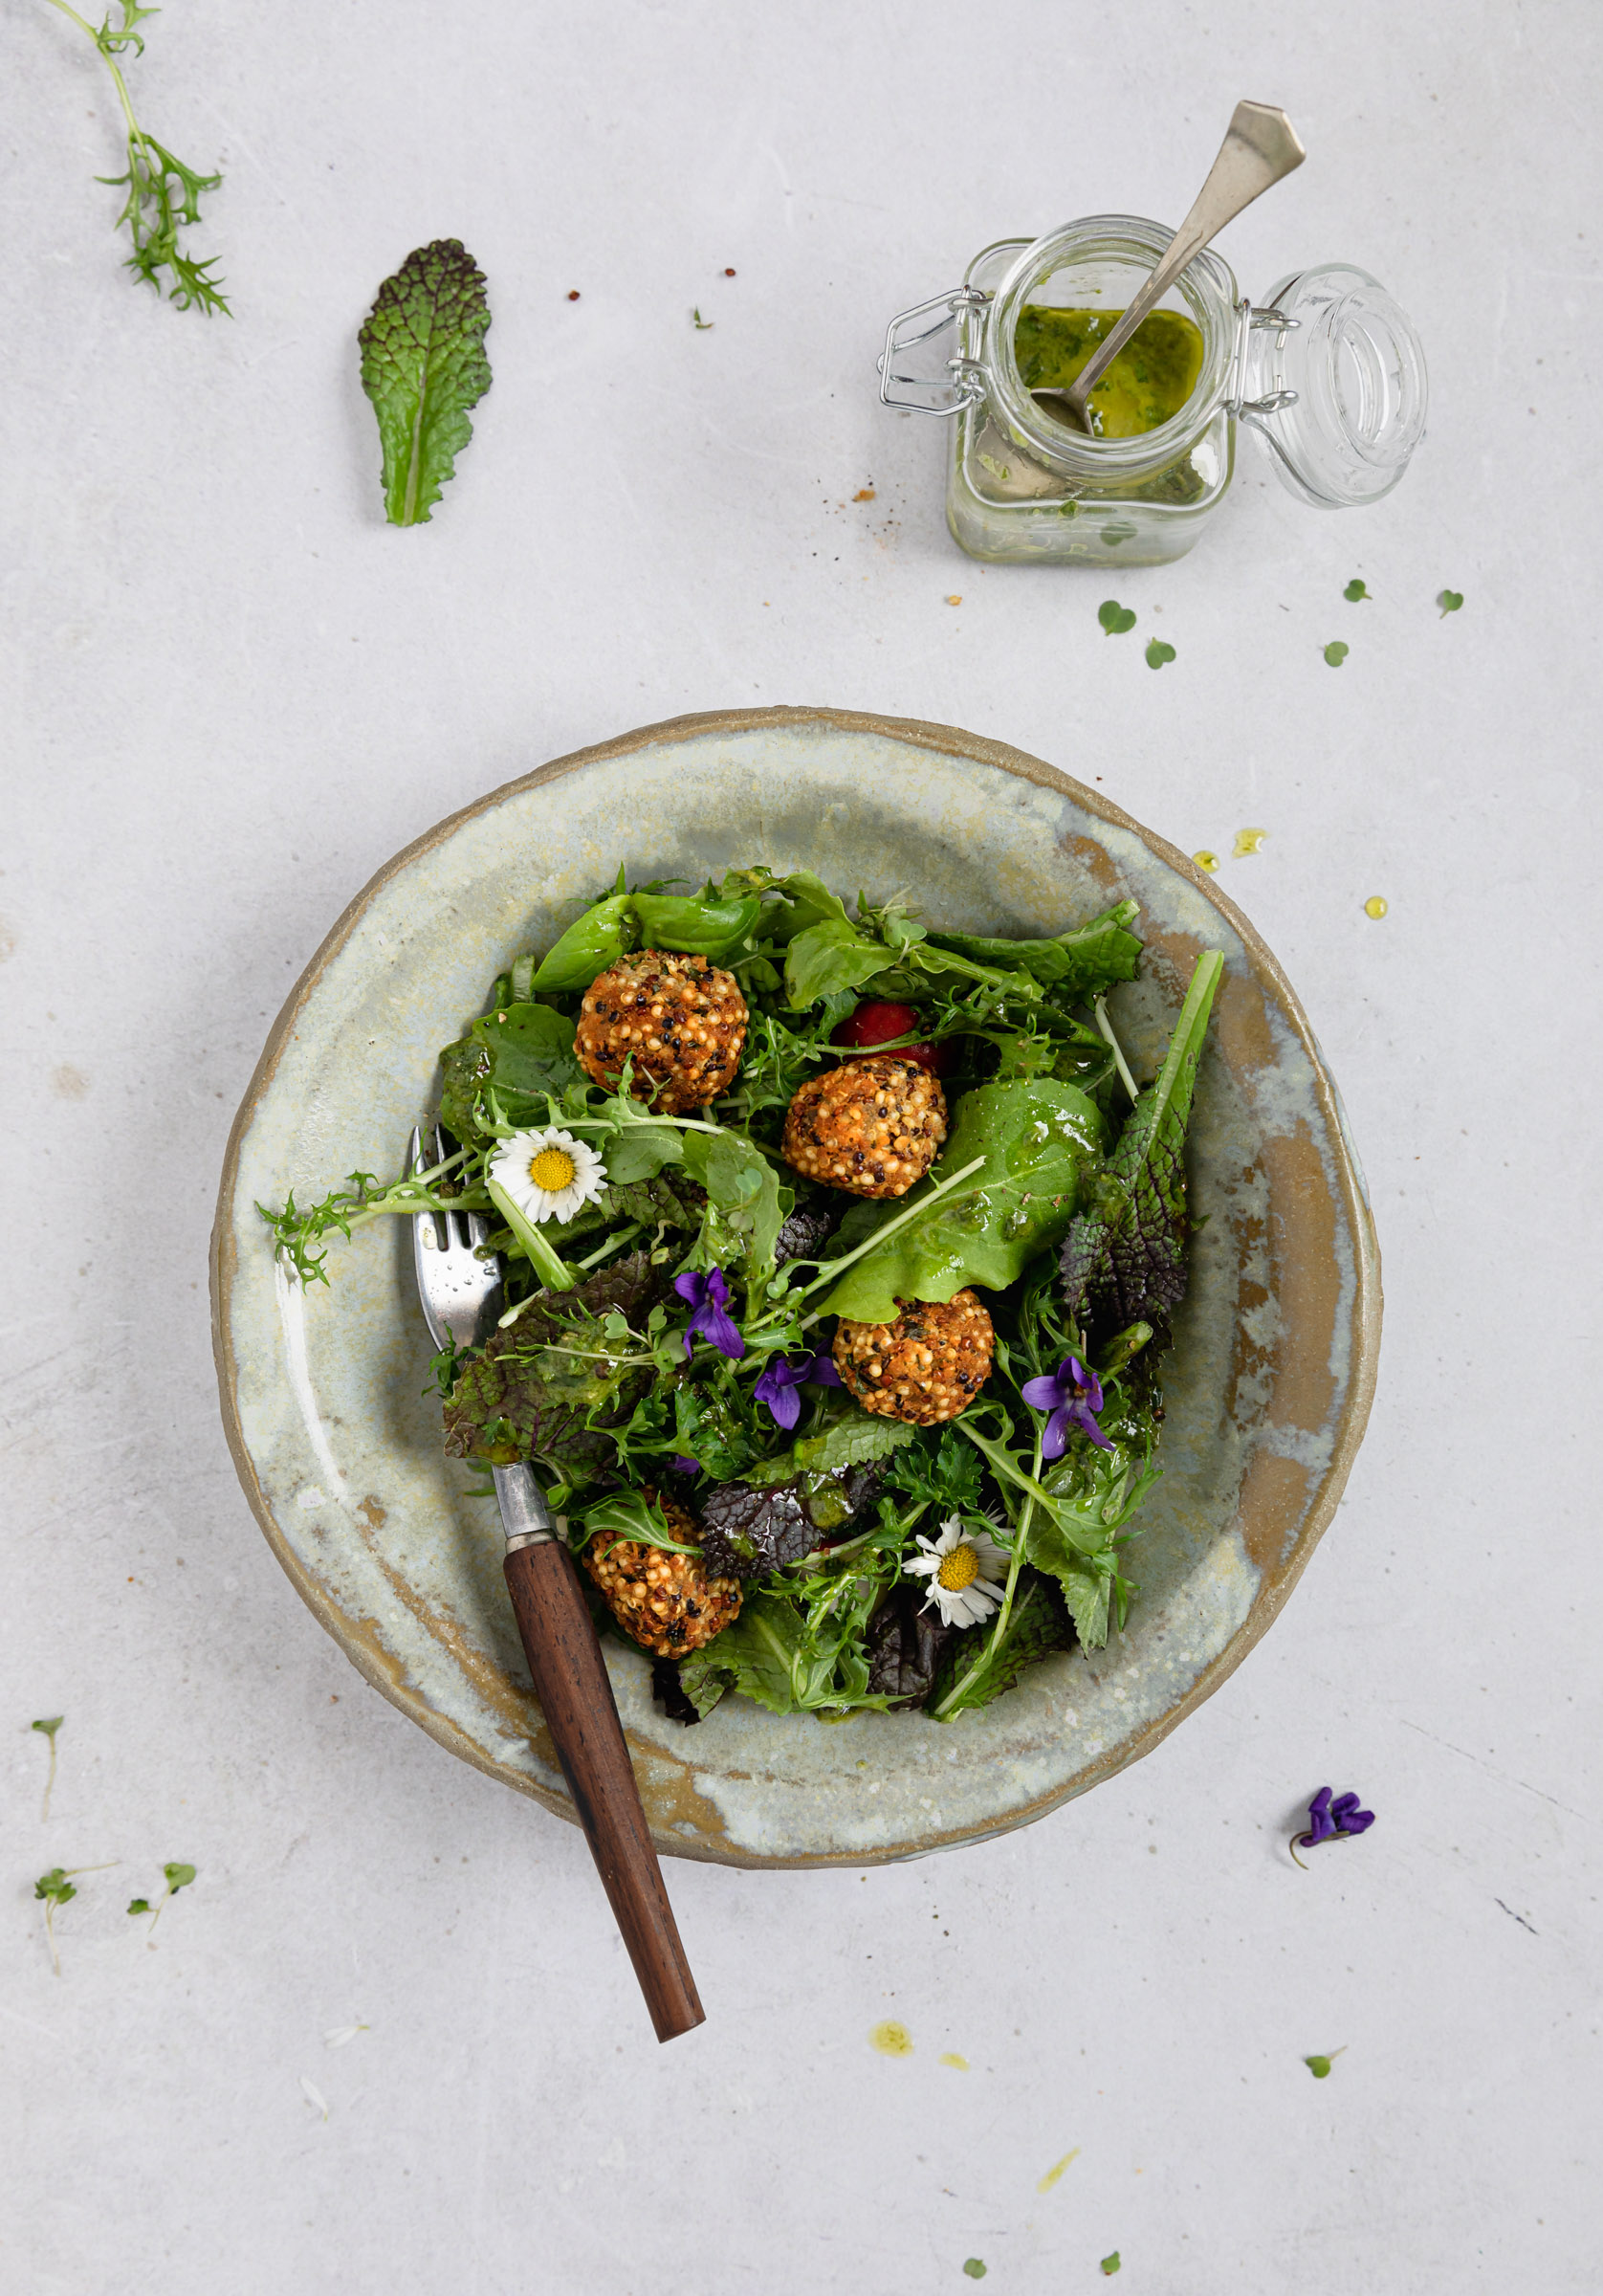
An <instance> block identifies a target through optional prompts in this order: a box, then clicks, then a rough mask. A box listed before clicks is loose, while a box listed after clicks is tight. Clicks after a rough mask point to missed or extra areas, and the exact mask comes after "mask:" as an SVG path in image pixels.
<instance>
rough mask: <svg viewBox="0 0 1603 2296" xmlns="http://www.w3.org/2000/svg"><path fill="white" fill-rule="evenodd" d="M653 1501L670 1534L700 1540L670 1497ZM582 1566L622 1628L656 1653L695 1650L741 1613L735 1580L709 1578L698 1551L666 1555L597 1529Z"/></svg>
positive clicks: (694, 1541)
mask: <svg viewBox="0 0 1603 2296" xmlns="http://www.w3.org/2000/svg"><path fill="white" fill-rule="evenodd" d="M644 1495H645V1496H646V1497H647V1498H648V1499H649V1498H651V1497H653V1496H654V1495H655V1494H654V1493H652V1492H651V1491H649V1490H648V1491H647V1492H646V1493H645V1494H644ZM658 1504H659V1506H660V1507H661V1509H662V1512H663V1514H664V1515H665V1516H666V1518H667V1521H668V1527H669V1530H670V1532H671V1534H672V1535H673V1536H674V1537H675V1538H677V1539H682V1540H683V1541H684V1543H685V1545H686V1546H691V1545H692V1544H699V1543H700V1534H699V1532H698V1531H697V1530H696V1527H695V1525H694V1523H693V1522H692V1520H691V1517H690V1516H689V1515H688V1514H687V1513H686V1512H685V1510H684V1509H683V1507H676V1506H675V1505H674V1503H673V1501H672V1500H671V1499H660V1500H659V1501H658ZM584 1568H585V1569H586V1570H587V1571H588V1572H589V1574H590V1576H591V1578H593V1579H594V1580H595V1582H596V1584H597V1585H598V1586H599V1587H600V1588H601V1592H602V1600H603V1601H604V1603H605V1604H606V1607H607V1609H608V1610H609V1611H611V1613H612V1615H613V1617H614V1618H615V1619H616V1620H617V1622H618V1623H619V1625H620V1626H622V1628H623V1629H624V1632H625V1633H626V1634H627V1635H631V1636H632V1637H633V1639H634V1640H635V1641H636V1642H637V1643H638V1644H639V1645H641V1647H642V1648H643V1649H645V1650H649V1651H651V1652H653V1653H654V1654H655V1656H656V1657H658V1658H683V1657H684V1655H685V1653H686V1651H687V1650H699V1649H700V1648H701V1645H702V1644H703V1643H710V1642H711V1641H712V1639H713V1637H714V1635H715V1634H717V1633H719V1632H720V1631H721V1630H722V1629H723V1628H724V1627H725V1626H727V1625H729V1624H730V1623H731V1621H732V1620H734V1619H736V1618H738V1617H739V1615H740V1581H739V1580H738V1579H737V1578H709V1577H708V1575H707V1565H706V1564H705V1563H704V1562H703V1561H702V1559H701V1557H700V1556H699V1555H671V1554H670V1553H669V1551H668V1549H667V1548H666V1547H648V1546H645V1545H643V1544H642V1543H641V1541H640V1540H639V1539H634V1538H620V1537H619V1536H618V1535H617V1534H615V1533H611V1532H606V1531H598V1532H597V1534H596V1535H595V1537H594V1538H593V1539H591V1541H590V1543H589V1545H588V1546H587V1547H586V1548H585V1550H584Z"/></svg>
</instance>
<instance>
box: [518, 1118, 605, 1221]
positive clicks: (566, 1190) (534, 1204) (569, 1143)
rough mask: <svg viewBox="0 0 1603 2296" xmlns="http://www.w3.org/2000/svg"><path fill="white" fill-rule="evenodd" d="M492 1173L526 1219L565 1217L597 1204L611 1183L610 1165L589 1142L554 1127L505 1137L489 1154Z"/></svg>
mask: <svg viewBox="0 0 1603 2296" xmlns="http://www.w3.org/2000/svg"><path fill="white" fill-rule="evenodd" d="M542 1166H543V1167H544V1168H543V1169H542V1168H541V1167H542ZM490 1177H491V1179H492V1180H493V1181H494V1182H495V1184H496V1186H497V1187H498V1188H500V1189H501V1190H502V1191H503V1192H504V1193H505V1194H506V1195H507V1196H509V1197H510V1198H511V1200H512V1202H513V1203H515V1204H516V1206H517V1208H518V1210H519V1211H520V1212H521V1213H522V1215H523V1217H524V1219H525V1220H533V1221H546V1220H558V1221H561V1220H571V1219H572V1218H573V1216H574V1214H575V1213H576V1212H577V1211H579V1210H580V1209H581V1207H582V1205H584V1204H586V1203H594V1201H595V1199H596V1198H597V1197H598V1196H599V1195H600V1194H601V1193H602V1190H603V1189H604V1187H605V1185H606V1167H605V1165H604V1163H603V1162H602V1160H601V1158H600V1157H599V1156H598V1155H597V1154H596V1152H595V1150H594V1149H593V1148H590V1147H587V1146H586V1145H585V1143H584V1141H582V1140H576V1139H575V1138H574V1137H573V1135H572V1133H571V1132H562V1131H560V1130H559V1129H558V1128H557V1127H555V1126H551V1127H548V1128H547V1129H546V1130H544V1131H542V1132H516V1133H514V1134H513V1136H512V1137H511V1139H508V1140H503V1141H502V1142H501V1144H500V1146H499V1147H498V1148H497V1149H496V1151H495V1153H494V1156H493V1157H492V1158H491V1159H490Z"/></svg>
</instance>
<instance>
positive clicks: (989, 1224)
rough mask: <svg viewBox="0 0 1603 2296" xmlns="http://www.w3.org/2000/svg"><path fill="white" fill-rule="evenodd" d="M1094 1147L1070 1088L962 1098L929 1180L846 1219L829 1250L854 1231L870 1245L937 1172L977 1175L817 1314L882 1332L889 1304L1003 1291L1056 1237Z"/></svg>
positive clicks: (1095, 1156) (1098, 1143) (1096, 1135)
mask: <svg viewBox="0 0 1603 2296" xmlns="http://www.w3.org/2000/svg"><path fill="white" fill-rule="evenodd" d="M1102 1141H1103V1123H1102V1117H1101V1115H1100V1114H1099V1112H1098V1110H1097V1106H1096V1103H1095V1102H1094V1101H1093V1100H1090V1099H1088V1098H1087V1095H1086V1094H1085V1093H1083V1092H1081V1091H1080V1090H1079V1088H1078V1087H1077V1086H1075V1085H1072V1084H1059V1083H1056V1082H1055V1081H1053V1080H1051V1079H1049V1078H1045V1077H1041V1078H1038V1079H1037V1080H1036V1081H1035V1082H1033V1083H1020V1084H991V1085H981V1086H979V1087H977V1089H976V1090H975V1091H974V1092H971V1093H965V1094H964V1095H963V1097H962V1099H961V1100H959V1102H958V1103H957V1112H956V1121H955V1124H954V1126H953V1130H952V1134H951V1137H950V1138H949V1139H948V1141H947V1143H946V1147H945V1149H944V1151H943V1153H942V1155H941V1158H940V1161H939V1162H938V1163H937V1164H936V1165H935V1167H934V1170H933V1172H932V1173H931V1174H930V1176H929V1178H928V1179H927V1180H923V1181H919V1183H918V1185H917V1186H916V1187H915V1188H913V1189H911V1190H910V1191H909V1193H908V1195H907V1196H906V1197H904V1198H902V1199H901V1200H900V1202H894V1201H893V1202H890V1203H875V1204H873V1205H871V1206H866V1207H864V1210H863V1212H862V1213H857V1212H854V1213H852V1214H850V1215H848V1217H847V1219H846V1220H845V1222H843V1224H842V1228H841V1240H842V1241H843V1242H851V1243H856V1242H858V1241H860V1240H861V1238H860V1236H859V1235H858V1234H857V1233H855V1232H853V1231H854V1226H855V1225H862V1226H864V1227H867V1232H868V1233H870V1234H871V1233H872V1232H873V1228H874V1227H875V1226H878V1225H887V1224H889V1221H890V1220H891V1219H893V1218H897V1217H899V1216H900V1215H902V1214H903V1213H904V1212H906V1211H908V1210H910V1209H911V1208H912V1207H913V1206H915V1205H917V1204H918V1203H920V1202H921V1201H922V1200H923V1199H924V1198H925V1197H926V1196H930V1195H931V1194H932V1192H933V1188H934V1187H935V1185H936V1184H937V1183H938V1182H939V1181H940V1178H941V1174H942V1172H943V1170H944V1171H951V1172H957V1171H960V1170H961V1169H962V1167H963V1166H964V1165H965V1164H966V1163H969V1162H970V1161H972V1160H973V1159H975V1158H977V1157H983V1158H984V1159H985V1160H984V1162H983V1164H982V1165H981V1167H980V1169H979V1170H978V1171H977V1172H976V1173H975V1174H973V1175H972V1177H971V1178H970V1179H968V1180H966V1181H962V1182H961V1183H960V1184H959V1185H958V1186H957V1187H956V1188H955V1189H953V1190H951V1191H950V1192H949V1193H948V1194H946V1195H944V1196H942V1197H940V1198H938V1199H937V1200H935V1201H933V1202H932V1203H930V1206H929V1209H928V1212H927V1213H925V1214H924V1216H923V1217H921V1218H914V1219H911V1220H910V1221H909V1222H908V1223H907V1225H905V1226H903V1227H902V1228H900V1229H899V1230H898V1231H897V1232H896V1233H895V1234H894V1235H891V1236H889V1237H888V1238H887V1240H886V1242H885V1243H884V1244H883V1245H880V1246H875V1247H873V1248H872V1249H871V1250H869V1251H867V1253H865V1255H864V1257H863V1258H862V1259H861V1260H859V1261H858V1263H857V1265H856V1266H855V1267H854V1268H849V1269H847V1270H846V1272H845V1275H843V1276H842V1278H841V1280H840V1282H839V1283H838V1284H837V1285H836V1286H835V1287H834V1289H833V1290H832V1291H829V1292H828V1293H827V1294H826V1296H825V1298H824V1300H823V1310H824V1313H825V1314H830V1315H848V1316H850V1317H851V1318H852V1319H853V1321H854V1322H858V1323H889V1321H890V1320H891V1319H892V1318H893V1317H894V1315H895V1314H896V1302H897V1300H898V1299H935V1300H940V1299H950V1298H951V1297H952V1295H953V1293H954V1292H955V1291H961V1290H962V1289H963V1287H964V1286H965V1285H966V1284H980V1285H983V1286H984V1287H985V1288H986V1289H987V1290H989V1291H1002V1290H1004V1289H1005V1288H1006V1286H1007V1285H1009V1284H1010V1283H1012V1282H1013V1280H1014V1278H1015V1277H1016V1276H1018V1275H1020V1274H1021V1273H1022V1272H1023V1269H1024V1265H1025V1262H1026V1261H1028V1260H1030V1259H1033V1258H1034V1256H1035V1254H1036V1253H1037V1252H1038V1251H1043V1250H1044V1249H1045V1248H1046V1247H1048V1246H1049V1245H1052V1244H1056V1243H1057V1242H1058V1241H1059V1240H1060V1239H1061V1237H1062V1236H1063V1234H1064V1232H1065V1229H1066V1228H1067V1226H1068V1225H1069V1222H1070V1221H1071V1220H1072V1219H1073V1217H1074V1215H1075V1212H1076V1210H1077V1209H1078V1208H1079V1204H1080V1202H1081V1198H1082V1196H1083V1194H1084V1193H1085V1190H1086V1188H1087V1184H1088V1181H1089V1180H1090V1178H1091V1176H1092V1174H1093V1173H1094V1171H1095V1169H1096V1166H1097V1164H1098V1162H1099V1160H1100V1157H1101V1152H1102Z"/></svg>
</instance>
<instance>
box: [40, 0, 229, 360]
mask: <svg viewBox="0 0 1603 2296" xmlns="http://www.w3.org/2000/svg"><path fill="white" fill-rule="evenodd" d="M50 5H51V7H52V8H54V9H55V11H57V13H58V14H60V15H63V16H65V17H66V18H67V19H68V21H69V22H70V23H73V24H76V25H77V28H78V30H79V32H81V33H84V35H85V36H86V37H87V38H88V39H90V40H92V41H93V42H94V44H95V47H96V49H97V50H98V52H99V55H100V56H101V58H102V60H103V61H104V64H105V67H106V70H107V71H108V72H109V73H110V74H111V77H112V85H113V86H114V87H115V88H116V90H117V100H118V102H119V103H120V104H121V107H122V118H123V121H124V122H125V123H126V127H127V148H128V165H127V167H126V169H125V170H124V171H123V173H122V174H121V175H101V176H97V177H96V179H95V180H96V182H97V183H101V184H111V185H113V186H114V187H116V188H118V189H119V190H121V188H124V187H126V188H127V193H128V196H127V199H126V200H125V201H124V203H123V207H122V212H121V215H119V217H118V218H117V222H118V226H119V228H121V226H122V225H123V224H126V225H127V227H128V235H129V237H130V238H131V239H132V241H133V243H134V252H133V254H131V255H129V256H128V257H127V258H126V265H127V269H128V270H129V271H131V272H132V273H133V274H134V275H135V276H136V277H137V278H141V279H146V280H148V281H149V283H150V285H151V286H152V287H154V288H155V290H156V292H157V294H158V295H160V294H161V292H162V288H163V277H162V275H163V273H166V274H168V275H169V276H170V277H171V281H172V284H171V285H170V287H168V288H167V299H168V301H169V302H174V303H176V304H177V305H178V307H179V309H180V310H181V311H187V310H188V308H189V307H190V305H191V304H194V305H195V306H196V307H197V308H198V309H200V310H202V311H205V312H208V313H210V312H212V311H221V312H224V313H225V314H228V315H229V316H232V315H231V313H229V306H228V303H227V301H226V300H225V299H224V297H223V294H222V292H221V290H222V281H221V280H220V279H215V278H213V277H212V276H210V275H211V273H212V271H213V270H214V268H215V265H216V257H215V256H208V257H206V258H205V259H204V260H200V259H197V258H196V257H195V256H193V255H189V254H186V253H185V251H184V249H183V248H182V246H181V245H180V244H179V236H178V235H179V232H181V231H182V230H184V229H185V228H186V227H187V225H190V224H195V223H199V221H200V220H201V210H200V203H201V195H202V193H203V192H207V191H215V190H216V189H217V188H218V186H219V185H220V184H221V183H222V180H223V179H222V177H221V176H220V175H202V174H201V173H200V172H199V170H198V169H196V168H193V167H189V166H186V165H185V163H184V162H183V161H182V160H181V159H179V158H178V156H177V154H176V153H174V152H170V151H168V150H167V148H166V146H165V144H158V143H157V141H156V139H155V137H154V136H153V135H151V134H150V133H149V132H148V130H147V129H145V128H143V127H141V125H140V123H139V121H138V120H137V119H136V118H135V116H134V107H133V102H132V99H131V98H130V97H129V94H128V83H127V81H126V80H125V79H124V78H123V77H122V70H121V65H120V64H119V63H118V60H117V59H118V57H119V56H120V55H124V54H126V53H127V51H129V50H130V49H131V50H132V51H133V53H134V55H143V54H144V37H143V33H141V32H140V30H139V27H140V25H141V24H143V22H144V20H145V18H146V17H147V16H154V15H159V14H160V13H161V11H160V10H159V9H154V8H141V7H139V6H138V5H137V4H136V0H116V5H117V6H118V8H119V9H120V10H121V18H122V20H121V23H120V24H118V25H116V26H113V24H112V20H111V15H110V12H109V11H108V12H107V14H106V16H105V19H104V21H103V22H102V23H101V24H100V26H99V30H97V29H96V27H95V26H94V25H93V24H91V23H90V22H89V20H88V19H87V17H84V16H80V15H79V14H78V12H77V9H76V8H69V7H68V5H67V0H50Z"/></svg>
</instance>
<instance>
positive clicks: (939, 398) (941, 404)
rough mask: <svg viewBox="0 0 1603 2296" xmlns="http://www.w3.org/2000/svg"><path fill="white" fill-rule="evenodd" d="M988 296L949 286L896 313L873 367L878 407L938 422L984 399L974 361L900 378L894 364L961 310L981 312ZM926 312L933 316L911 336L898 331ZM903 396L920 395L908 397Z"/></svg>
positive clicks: (951, 321) (950, 324)
mask: <svg viewBox="0 0 1603 2296" xmlns="http://www.w3.org/2000/svg"><path fill="white" fill-rule="evenodd" d="M990 300H991V298H990V297H989V296H988V295H986V294H984V293H982V292H981V290H980V289H979V288H977V287H953V288H950V289H949V290H948V291H947V292H946V294H944V295H932V296H931V297H930V298H928V300H927V301H925V302H922V303H914V304H913V305H912V306H911V309H910V310H907V311H898V312H897V314H896V316H895V318H894V319H893V320H891V321H890V324H889V326H888V327H887V328H886V330H885V348H884V350H883V351H882V352H881V353H880V355H879V359H878V361H877V362H876V364H877V365H878V368H879V395H880V404H881V406H883V407H893V408H895V409H896V411H897V412H898V413H899V414H933V415H939V416H940V417H941V418H942V419H943V420H946V419H949V418H950V417H951V416H953V415H955V414H960V413H961V412H962V410H963V408H965V407H972V406H976V405H977V404H978V402H979V401H980V400H981V399H983V398H984V396H985V376H984V372H983V370H982V369H981V367H980V365H979V364H978V362H977V360H974V359H964V358H956V359H949V360H948V361H947V362H946V374H945V375H944V376H939V375H909V374H903V373H902V372H901V371H900V370H899V368H898V366H897V364H896V362H897V361H898V360H899V359H901V358H903V357H904V356H905V355H906V354H907V353H908V352H909V351H912V350H916V349H917V348H918V346H919V344H920V343H924V342H933V340H934V338H935V337H936V336H937V335H943V334H944V333H945V332H946V330H947V329H948V328H949V327H955V325H956V324H957V322H958V320H959V319H960V318H961V316H962V314H963V313H964V312H965V311H983V310H984V308H985V306H986V304H987V303H988V302H989V301H990ZM932 311H935V312H938V313H939V314H940V316H939V318H938V319H936V320H934V321H933V324H931V325H930V326H927V327H919V328H918V330H917V332H916V333H915V334H907V333H904V331H903V330H904V329H906V328H909V327H911V326H912V325H913V324H914V322H915V321H916V320H921V319H927V318H928V317H929V315H930V313H931V312H932ZM909 392H915V393H922V394H923V395H922V396H914V397H910V396H908V395H907V394H908V393H909Z"/></svg>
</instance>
